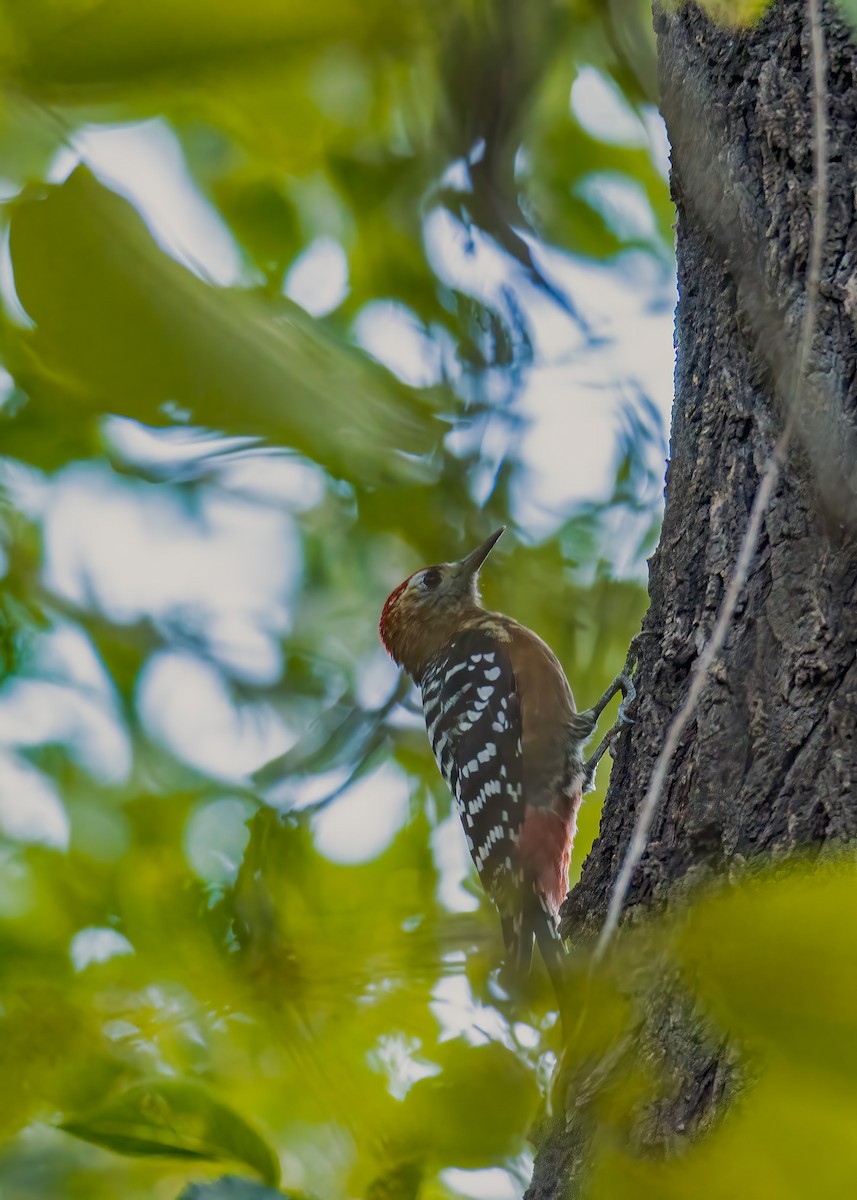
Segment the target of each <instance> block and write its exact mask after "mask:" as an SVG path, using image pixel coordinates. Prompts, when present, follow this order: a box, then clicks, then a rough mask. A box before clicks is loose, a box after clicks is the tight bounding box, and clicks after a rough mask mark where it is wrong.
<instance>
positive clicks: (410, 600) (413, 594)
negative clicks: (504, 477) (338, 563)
mask: <svg viewBox="0 0 857 1200" xmlns="http://www.w3.org/2000/svg"><path fill="white" fill-rule="evenodd" d="M504 530H505V526H503V527H501V528H500V529H498V530H497V531H496V532H495V533H492V535H491V536H490V537H489V538H488V539H487V540H486V541H484V542H483V543H482V544H481V545H480V546H477V547H476V549H475V550H473V551H472V552H471V553H470V554H468V555H467V556H466V557H465V558H462V559H460V560H459V561H458V562H448V563H438V564H437V565H436V566H431V567H424V568H423V569H422V570H420V571H417V572H415V573H414V574H413V575H411V576H409V577H408V578H407V579H406V580H405V581H404V582H403V583H400V584H399V586H398V587H397V588H396V589H395V590H394V591H393V592H392V593H391V594H390V596H389V597H388V598H387V601H386V603H385V605H384V608H383V611H382V613H381V623H380V633H381V641H382V642H383V644H384V647H385V648H386V650H387V653H388V654H389V655H390V657H391V658H392V659H393V660H394V661H395V662H396V663H398V664H399V665H400V666H402V667H403V668H404V670H405V671H406V672H407V674H408V675H410V677H411V678H412V679H413V680H414V682H415V683H416V684H417V686H418V687H419V688H420V690H421V692H422V701H423V712H424V715H425V722H426V728H427V730H428V736H429V741H430V742H431V746H432V750H433V751H434V756H435V759H436V760H437V764H438V767H439V768H440V772H441V774H442V775H443V778H444V780H445V781H446V784H447V786H448V787H449V790H450V792H451V793H452V796H453V799H454V801H455V805H456V808H457V810H458V814H459V816H460V818H461V822H462V825H463V826H464V834H465V837H466V839H467V845H468V847H469V849H470V853H471V855H472V857H473V861H474V862H475V864H476V869H477V871H478V873H479V877H480V880H481V882H482V885H483V887H484V888H485V890H486V892H487V893H488V895H489V896H490V898H491V899H492V901H493V902H494V904H495V906H496V907H497V909H498V911H499V913H500V920H501V924H502V930H503V939H504V943H505V948H506V960H507V963H508V965H509V966H510V967H511V969H512V971H513V973H514V975H515V976H516V977H518V978H520V977H523V976H525V975H526V974H527V973H528V972H529V969H530V965H531V960H532V953H533V944H534V940H535V941H536V942H537V943H538V946H539V950H540V952H541V955H542V958H543V959H544V961H545V965H546V967H547V969H548V971H549V973H550V975H551V978H552V980H553V983H554V987H555V988H556V990H557V995H558V998H559V1002H560V1008H561V1010H562V1007H563V990H564V989H563V988H562V982H561V980H562V958H563V956H564V953H565V948H564V946H563V943H562V941H561V939H560V937H559V931H558V914H559V907H560V905H561V904H562V902H563V900H564V898H565V895H566V892H567V890H568V868H569V864H570V861H571V851H572V844H573V841H574V833H575V827H576V822H577V813H578V810H579V808H580V804H581V801H582V798H583V794H584V792H586V791H590V790H591V789H592V787H593V780H594V775H595V768H596V766H597V763H598V761H599V759H600V758H601V756H602V755H603V753H604V751H605V750H606V749H607V747H608V746H610V745H611V744H612V739H613V738H614V737H615V736H616V734H617V733H618V731H619V729H620V728H621V727H622V725H623V724H624V723H626V722H628V721H629V720H630V718H628V717H627V716H626V713H625V706H626V705H627V704H629V703H630V702H631V701H633V699H634V688H633V685H632V684H631V682H630V680H629V679H628V678H627V677H626V676H624V675H618V676H617V677H616V679H615V680H614V681H613V683H612V684H611V685H610V687H609V688H608V689H607V691H606V692H605V693H604V695H603V696H602V697H601V699H600V700H599V701H598V703H597V704H596V705H595V706H594V707H592V708H588V709H586V710H585V711H583V712H577V710H576V709H575V705H574V697H573V695H572V691H571V688H570V686H569V683H568V680H567V679H566V676H565V672H564V671H563V669H562V667H561V665H560V663H559V660H558V659H557V657H556V655H555V654H554V653H553V651H552V650H551V649H550V647H549V646H547V645H546V644H545V642H543V641H542V639H541V638H540V637H538V636H537V635H536V634H535V633H533V632H532V630H530V629H527V628H525V627H524V626H523V625H520V624H519V623H518V622H517V621H515V620H513V619H512V618H511V617H507V616H504V615H503V614H502V613H498V612H490V611H488V610H487V609H485V608H484V607H483V605H482V601H481V597H480V594H479V570H480V568H481V566H482V564H483V563H484V561H485V559H486V558H487V557H488V555H489V554H490V552H491V550H492V549H493V547H494V545H495V544H496V542H497V540H498V539H499V538H500V536H501V534H502V533H503V532H504ZM618 691H622V693H623V696H624V699H623V702H622V704H621V705H620V708H619V715H618V718H617V722H616V724H615V725H614V727H613V728H612V729H611V730H610V732H609V733H608V735H607V736H606V737H605V738H604V739H603V741H602V742H601V743H600V745H599V746H598V749H597V750H596V751H595V753H594V754H593V755H592V757H591V758H590V759H589V761H588V762H587V761H585V760H584V758H583V747H584V745H585V743H586V742H587V741H588V739H589V738H590V737H591V736H592V734H593V733H594V731H595V728H596V725H597V723H598V718H599V717H600V715H601V712H602V710H603V709H604V708H605V707H606V705H607V704H608V703H609V701H610V700H611V698H612V697H613V696H615V695H616V693H617V692H618Z"/></svg>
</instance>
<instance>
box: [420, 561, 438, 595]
mask: <svg viewBox="0 0 857 1200" xmlns="http://www.w3.org/2000/svg"><path fill="white" fill-rule="evenodd" d="M442 578H443V577H442V575H441V573H440V571H439V570H438V569H437V567H429V569H428V570H427V571H426V572H425V574H424V575H423V577H422V585H423V587H424V588H425V590H426V591H427V592H433V591H434V589H435V588H436V587H438V586H439V585H440V581H441V579H442Z"/></svg>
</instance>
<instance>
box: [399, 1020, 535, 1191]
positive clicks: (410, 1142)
mask: <svg viewBox="0 0 857 1200" xmlns="http://www.w3.org/2000/svg"><path fill="white" fill-rule="evenodd" d="M432 1057H433V1058H434V1059H435V1060H436V1061H437V1062H438V1064H439V1065H440V1067H441V1068H442V1070H441V1073H440V1074H439V1075H435V1076H432V1077H431V1078H429V1079H421V1080H420V1081H419V1082H418V1083H416V1084H414V1086H413V1087H412V1088H411V1090H410V1092H408V1095H407V1096H406V1098H405V1101H404V1104H403V1106H402V1111H401V1118H400V1123H399V1126H398V1129H397V1130H396V1133H395V1134H394V1135H393V1138H392V1144H393V1145H394V1146H395V1147H396V1150H397V1152H398V1154H399V1155H400V1157H401V1159H402V1160H403V1161H407V1160H410V1159H414V1158H419V1157H423V1156H425V1157H426V1158H428V1159H430V1160H431V1161H432V1162H435V1163H438V1164H440V1165H443V1166H456V1167H464V1168H471V1169H475V1168H478V1167H488V1166H493V1165H495V1164H496V1163H498V1162H500V1161H502V1160H503V1159H504V1158H507V1157H510V1156H512V1155H514V1154H517V1153H519V1152H520V1150H521V1148H522V1146H523V1142H524V1138H525V1137H526V1133H527V1130H528V1129H529V1127H530V1124H531V1123H532V1120H533V1117H534V1115H535V1112H536V1107H537V1104H538V1096H539V1093H538V1088H537V1086H536V1082H535V1079H534V1078H533V1075H532V1072H531V1071H530V1070H529V1069H528V1068H527V1067H526V1066H525V1065H524V1063H522V1062H521V1060H520V1059H518V1058H516V1057H515V1055H514V1054H512V1052H511V1051H510V1050H507V1049H506V1048H505V1046H502V1045H500V1044H499V1043H498V1042H489V1043H487V1044H486V1045H483V1046H472V1045H470V1044H469V1043H468V1042H466V1041H464V1040H462V1039H456V1040H455V1041H451V1042H445V1043H444V1044H443V1045H442V1046H441V1047H440V1048H439V1050H437V1051H435V1052H433V1054H432Z"/></svg>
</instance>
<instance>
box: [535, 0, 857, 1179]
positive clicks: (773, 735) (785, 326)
mask: <svg viewBox="0 0 857 1200" xmlns="http://www.w3.org/2000/svg"><path fill="white" fill-rule="evenodd" d="M822 15H823V26H824V30H825V36H826V41H827V54H828V64H827V87H826V90H827V107H828V121H827V123H828V133H829V203H828V219H827V237H826V241H825V244H824V252H823V260H822V273H821V279H822V286H821V294H820V301H819V310H818V320H817V323H816V336H815V338H814V341H813V344H812V353H811V362H810V369H809V377H810V380H812V381H814V385H817V389H818V395H821V396H822V397H823V402H819V403H818V404H816V405H815V406H814V407H815V410H817V411H816V413H815V415H816V417H818V420H817V421H815V424H814V425H813V423H812V422H811V421H808V420H803V422H802V425H801V429H800V430H799V434H800V436H799V437H798V438H797V440H796V442H795V443H794V444H793V447H792V451H791V453H790V455H789V459H788V463H787V464H786V468H785V471H784V473H783V476H782V478H781V480H780V483H779V485H778V487H777V489H776V492H775V495H774V498H773V502H772V504H771V506H770V509H769V511H768V513H767V515H766V517H765V520H764V523H763V528H762V533H761V540H760V545H759V549H758V553H757V556H756V559H755V562H754V566H753V568H752V571H751V575H750V579H749V581H748V585H747V587H746V589H745V592H744V596H743V599H742V602H741V605H740V607H739V611H738V612H737V613H736V616H735V619H734V622H733V625H732V627H731V629H730V633H729V636H728V639H727V642H726V645H725V647H724V651H723V653H722V655H721V656H720V660H719V664H718V667H717V669H716V670H715V672H714V677H713V678H712V680H711V682H710V684H709V686H708V688H707V690H706V692H705V695H704V697H703V700H702V703H701V706H700V709H699V711H698V713H697V718H696V720H695V722H694V723H693V724H692V726H691V727H690V728H689V729H688V731H687V733H686V735H685V737H684V739H683V742H682V745H681V747H680V749H679V752H678V754H677V756H676V758H675V760H674V762H673V764H672V768H671V771H670V776H669V779H668V783H667V786H666V788H665V791H664V794H663V796H662V798H661V803H660V807H659V811H658V815H657V817H656V820H655V824H654V827H653V829H652V833H651V837H650V841H649V845H648V849H647V851H646V854H645V857H644V859H643V861H642V863H641V865H640V867H639V868H638V870H637V872H636V875H635V877H634V880H633V884H632V888H631V892H630V894H629V896H628V899H627V902H626V910H625V915H626V916H627V915H628V912H629V910H631V909H634V908H637V909H638V911H639V909H640V907H641V906H642V907H645V908H647V909H648V908H651V907H652V906H660V905H663V904H665V903H666V902H667V901H668V898H670V897H672V898H673V899H675V897H676V895H677V894H678V895H681V894H684V893H685V892H686V890H687V888H688V886H690V885H691V884H692V883H696V882H697V881H699V880H701V879H705V878H708V877H710V876H712V875H715V874H716V875H728V874H729V873H730V871H731V870H733V869H734V868H735V867H736V866H740V865H741V864H742V863H744V862H747V861H750V860H758V859H759V858H760V857H762V858H780V857H783V856H786V855H789V854H791V853H792V852H794V851H795V850H797V849H800V848H806V847H819V846H828V845H831V844H837V843H842V842H845V841H853V840H855V839H857V659H855V651H857V548H856V547H857V543H855V539H854V535H853V512H852V511H851V507H850V506H851V505H853V494H852V491H851V490H850V483H849V472H850V479H851V480H854V479H857V474H855V473H854V472H855V467H857V464H855V462H854V461H849V459H848V456H847V455H846V454H845V450H844V449H843V448H845V449H847V448H849V439H850V437H852V436H853V433H854V417H855V412H857V399H855V395H857V387H855V373H857V332H856V331H855V321H857V216H855V180H857V50H855V45H854V42H853V41H852V40H851V38H850V36H849V31H848V30H847V28H846V26H845V25H844V24H843V23H842V22H841V20H840V19H839V17H838V16H837V11H836V9H835V7H834V6H833V4H832V3H829V2H828V3H825V4H824V6H823V14H822ZM655 25H656V30H657V35H658V57H659V72H660V86H661V95H662V111H663V113H664V116H665V119H666V123H667V128H668V131H669V134H670V140H671V144H672V193H673V198H674V200H675V204H676V207H677V211H678V224H677V255H678V278H679V296H680V299H679V304H678V309H677V314H676V348H677V366H676V399H675V407H674V413H673V426H672V441H671V460H670V465H669V470H668V479H667V489H666V501H667V503H666V515H665V519H664V526H663V533H662V535H661V540H660V545H659V547H658V550H657V552H656V554H655V555H654V558H653V559H652V562H651V571H650V583H649V592H650V598H651V607H650V609H649V612H648V614H647V616H646V619H645V624H644V629H646V630H648V631H650V633H651V634H652V635H653V636H649V637H646V638H644V639H643V640H642V642H641V645H640V650H639V673H638V677H637V682H638V690H639V694H640V701H639V704H638V708H637V713H636V724H635V725H634V726H633V728H632V730H631V732H630V736H628V737H625V738H623V739H622V745H621V748H620V751H619V755H618V758H617V760H616V763H615V765H614V768H613V774H612V778H611V783H610V789H609V792H608V795H607V800H606V803H605V808H604V814H603V819H602V823H601V832H600V836H599V838H598V841H597V842H596V844H595V846H594V848H593V850H592V853H591V854H590V856H589V858H588V860H587V862H586V864H585V866H584V869H583V875H582V878H581V881H580V883H579V885H578V886H577V887H576V888H575V889H574V891H573V893H572V894H571V895H570V897H569V899H568V900H567V902H566V906H565V910H564V917H565V925H564V931H565V932H566V933H567V934H568V935H569V936H571V937H572V938H573V940H575V941H578V940H580V939H581V938H586V937H591V936H593V935H595V934H596V933H597V931H598V929H599V928H600V926H601V923H602V922H603V920H604V915H605V911H606V905H607V900H608V897H609V894H610V889H611V887H612V885H613V882H614V880H615V878H616V875H617V872H618V869H619V866H620V863H621V859H622V856H623V854H624V851H625V849H626V847H627V845H628V841H629V838H630V834H631V830H632V827H633V823H634V818H635V813H636V807H637V805H638V804H639V801H640V800H641V798H642V796H643V794H644V792H645V790H646V785H647V783H648V780H649V777H650V775H651V771H652V766H653V763H654V760H655V757H656V755H657V752H658V750H659V748H660V746H661V744H662V741H663V737H664V733H665V731H666V729H667V727H668V725H669V722H670V719H671V718H672V717H673V715H674V714H675V713H676V711H677V709H678V708H679V706H680V704H681V701H682V699H683V697H684V695H685V694H686V690H687V687H688V680H689V674H690V671H691V669H692V666H693V663H694V661H695V659H696V658H697V656H698V654H699V652H700V648H701V646H702V645H703V643H704V640H705V638H706V637H707V635H708V633H709V632H710V630H711V627H712V624H713V622H714V619H715V616H716V612H717V609H718V605H719V603H720V600H721V598H722V596H723V592H724V587H725V584H726V581H728V578H729V575H730V572H731V569H732V566H733V564H734V562H735V559H736V557H737V554H738V551H739V547H740V544H741V539H742V536H743V533H744V530H745V528H746V524H747V517H748V513H749V510H750V505H751V503H752V499H753V496H754V494H755V491H756V488H757V486H758V481H759V476H760V473H761V472H762V470H763V469H764V466H765V463H766V461H767V459H768V456H769V454H770V452H771V449H772V446H773V444H774V442H775V440H776V438H777V436H778V434H779V432H780V430H781V429H782V426H783V421H784V408H785V405H786V402H787V401H786V396H785V392H786V389H785V388H784V386H783V381H784V378H785V377H786V376H787V374H788V368H789V364H790V363H791V364H792V365H793V363H794V354H795V347H796V345H797V342H798V337H799V330H800V324H801V320H802V317H803V313H804V311H805V286H806V272H807V261H808V250H809V245H810V234H811V227H812V211H813V154H812V147H813V140H812V106H811V98H812V86H811V80H812V75H811V42H810V32H809V20H808V15H807V5H806V2H805V0H779V2H777V3H775V4H774V5H773V6H772V7H771V8H770V9H769V10H768V11H767V13H766V14H765V16H764V18H763V19H762V21H761V22H760V23H759V24H758V25H757V26H756V27H755V28H753V29H749V30H742V31H735V30H728V29H725V28H722V27H718V26H717V25H715V24H714V23H713V22H712V21H711V20H710V19H709V18H708V17H707V16H706V15H705V14H704V13H703V12H702V11H701V10H700V9H699V8H698V7H697V6H696V5H694V4H682V5H681V6H680V7H678V8H675V7H674V8H672V10H671V11H669V12H666V11H663V10H659V9H656V11H655ZM822 410H823V411H822ZM819 414H821V415H820V416H819ZM822 419H823V421H824V422H825V423H826V424H825V425H824V428H823V429H821V432H820V433H819V429H820V428H821V426H820V425H819V421H821V420H822ZM831 433H832V435H833V436H832V437H831ZM820 447H821V450H820ZM831 447H834V448H836V449H838V451H839V461H837V462H833V461H831V462H830V469H829V471H826V470H825V469H824V468H825V460H824V453H823V451H824V449H825V448H827V451H828V452H829V451H830V450H831ZM834 475H835V476H836V479H837V481H838V482H837V486H836V487H834V488H830V487H829V486H828V485H829V483H830V477H831V476H834ZM640 1045H641V1049H640V1051H639V1052H640V1053H641V1054H644V1055H645V1056H646V1057H647V1060H648V1062H649V1065H654V1066H655V1068H656V1069H659V1070H660V1072H661V1074H662V1075H663V1076H664V1077H665V1078H666V1079H667V1080H668V1081H669V1095H668V1097H667V1098H666V1099H663V1098H662V1099H661V1100H660V1101H659V1102H658V1103H657V1104H651V1105H649V1106H648V1107H646V1106H645V1105H644V1106H642V1108H641V1110H640V1113H639V1118H638V1121H637V1126H636V1129H635V1132H634V1140H635V1144H636V1147H637V1149H638V1150H639V1152H640V1153H652V1152H653V1153H657V1154H659V1155H660V1154H663V1153H664V1152H669V1151H670V1150H674V1149H675V1148H676V1147H677V1146H678V1145H680V1143H681V1140H682V1139H685V1138H688V1137H694V1136H700V1135H701V1134H703V1133H704V1132H705V1130H706V1129H707V1128H708V1127H709V1126H710V1125H711V1123H712V1121H713V1119H714V1118H715V1117H716V1115H717V1113H718V1111H719V1109H721V1108H722V1105H723V1103H724V1096H725V1094H726V1093H727V1092H728V1080H729V1076H730V1072H729V1068H728V1065H727V1063H726V1062H725V1061H724V1060H722V1059H721V1054H720V1053H719V1052H718V1051H717V1050H716V1049H712V1048H711V1045H710V1044H709V1042H708V1041H707V1040H706V1039H705V1038H702V1037H700V1036H699V1031H698V1030H697V1029H696V1028H695V1027H694V1022H693V1019H692V1018H691V1016H690V1014H689V1012H688V1006H687V1004H686V1002H685V1000H684V999H683V998H682V997H681V996H680V995H678V994H676V993H673V994H672V995H670V994H667V995H663V994H662V995H661V996H660V997H659V998H658V999H652V1000H650V1001H648V1002H647V1018H646V1028H645V1030H644V1034H643V1037H642V1039H641V1043H640ZM586 1141H587V1134H586V1128H585V1125H583V1126H581V1125H580V1123H577V1124H575V1125H574V1126H572V1127H569V1126H568V1124H567V1122H566V1120H565V1117H564V1114H560V1115H559V1116H558V1118H557V1119H556V1121H555V1124H554V1125H553V1126H552V1128H551V1129H550V1131H549V1132H548V1134H547V1137H546V1139H545V1141H544V1143H543V1145H542V1147H541V1149H540V1151H539V1153H538V1155H537V1158H536V1164H535V1171H534V1176H533V1182H532V1185H531V1187H530V1189H529V1191H528V1192H527V1198H528V1200H546V1198H547V1197H551V1198H559V1197H567V1196H578V1195H581V1196H582V1195H585V1173H586V1162H587V1147H586Z"/></svg>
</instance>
